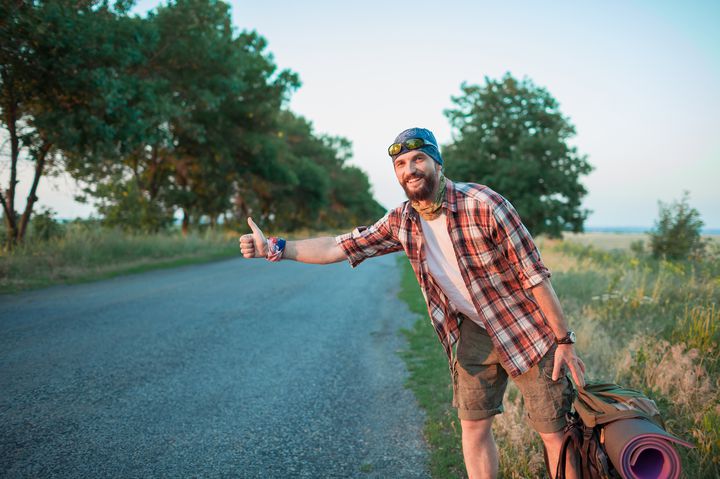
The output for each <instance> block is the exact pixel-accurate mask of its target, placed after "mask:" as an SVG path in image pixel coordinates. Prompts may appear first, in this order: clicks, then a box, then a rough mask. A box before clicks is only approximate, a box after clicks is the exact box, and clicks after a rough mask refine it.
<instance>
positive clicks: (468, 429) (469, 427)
mask: <svg viewBox="0 0 720 479" xmlns="http://www.w3.org/2000/svg"><path fill="white" fill-rule="evenodd" d="M492 421H493V416H491V417H489V418H487V419H480V420H477V421H470V420H467V419H461V420H460V425H461V426H462V448H463V456H464V458H465V468H466V469H467V473H468V479H495V478H496V477H497V474H498V451H497V446H496V445H495V439H494V438H493V434H492Z"/></svg>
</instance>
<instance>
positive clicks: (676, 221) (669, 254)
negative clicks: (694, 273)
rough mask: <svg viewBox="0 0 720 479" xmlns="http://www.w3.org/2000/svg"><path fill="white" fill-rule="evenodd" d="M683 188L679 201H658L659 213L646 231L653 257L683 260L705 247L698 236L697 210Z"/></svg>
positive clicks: (699, 221)
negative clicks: (648, 235)
mask: <svg viewBox="0 0 720 479" xmlns="http://www.w3.org/2000/svg"><path fill="white" fill-rule="evenodd" d="M689 198H690V195H689V193H688V192H687V191H686V192H685V193H684V194H683V197H682V199H681V200H680V201H673V202H672V203H670V204H665V203H663V202H659V208H660V216H659V218H658V220H657V221H656V222H655V227H654V228H653V230H652V231H651V232H650V248H651V250H652V254H653V256H654V257H655V258H665V259H669V260H683V259H689V258H692V257H698V256H700V255H701V254H702V252H703V250H704V249H705V243H704V242H703V240H702V237H701V236H700V231H701V229H702V227H703V224H704V223H703V222H702V220H701V219H700V213H699V212H698V210H696V209H695V208H692V207H691V206H690V204H689Z"/></svg>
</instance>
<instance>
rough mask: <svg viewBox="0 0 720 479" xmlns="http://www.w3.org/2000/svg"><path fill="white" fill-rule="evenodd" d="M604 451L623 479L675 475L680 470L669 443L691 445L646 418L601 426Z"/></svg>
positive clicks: (672, 477) (671, 478)
mask: <svg viewBox="0 0 720 479" xmlns="http://www.w3.org/2000/svg"><path fill="white" fill-rule="evenodd" d="M604 436H605V451H606V452H607V455H608V458H609V459H610V462H612V464H613V466H615V469H616V470H617V471H618V472H619V473H620V475H621V476H622V477H623V479H678V478H679V477H680V472H681V470H682V465H681V463H680V456H679V455H678V453H677V451H676V450H675V447H673V443H675V444H679V445H681V446H685V447H694V446H693V445H692V444H690V443H689V442H686V441H683V440H682V439H679V438H677V437H675V436H673V435H672V434H670V433H669V432H667V431H665V430H663V429H662V428H661V427H659V426H658V425H656V424H654V423H653V422H651V421H648V420H646V419H635V418H634V419H620V420H618V421H614V422H611V423H609V424H606V425H605V426H604Z"/></svg>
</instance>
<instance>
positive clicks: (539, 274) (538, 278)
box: [520, 266, 552, 289]
mask: <svg viewBox="0 0 720 479" xmlns="http://www.w3.org/2000/svg"><path fill="white" fill-rule="evenodd" d="M550 276H552V275H551V273H550V270H549V269H547V268H546V267H545V266H541V267H538V268H535V269H533V270H532V271H525V274H524V275H523V278H522V279H521V281H520V282H521V284H522V287H523V289H532V288H534V287H535V286H537V285H538V284H540V283H542V282H543V281H545V280H546V279H549V278H550Z"/></svg>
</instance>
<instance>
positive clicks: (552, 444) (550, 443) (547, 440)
mask: <svg viewBox="0 0 720 479" xmlns="http://www.w3.org/2000/svg"><path fill="white" fill-rule="evenodd" d="M563 435H564V433H563V431H558V432H550V433H543V432H541V433H540V437H541V438H542V441H543V443H544V444H545V449H547V454H548V462H549V463H550V472H551V473H552V477H555V473H556V472H557V463H558V459H559V458H560V448H561V447H562V441H563ZM566 464H567V465H568V467H567V468H566V472H567V476H566V477H567V478H568V479H578V477H580V476H579V474H577V472H576V469H575V468H576V467H577V464H575V461H573V460H568V461H567V463H566Z"/></svg>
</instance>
